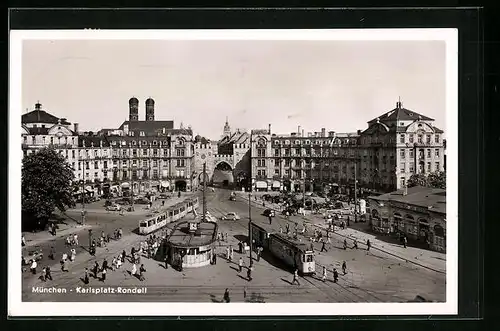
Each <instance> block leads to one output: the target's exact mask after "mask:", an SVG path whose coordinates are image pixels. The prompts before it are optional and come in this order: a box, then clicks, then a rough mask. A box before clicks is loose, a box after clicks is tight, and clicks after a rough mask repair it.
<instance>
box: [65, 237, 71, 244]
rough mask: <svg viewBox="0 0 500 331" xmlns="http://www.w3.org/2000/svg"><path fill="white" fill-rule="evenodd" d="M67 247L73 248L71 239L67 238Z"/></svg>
mask: <svg viewBox="0 0 500 331" xmlns="http://www.w3.org/2000/svg"><path fill="white" fill-rule="evenodd" d="M66 246H71V237H69V236H68V237H66Z"/></svg>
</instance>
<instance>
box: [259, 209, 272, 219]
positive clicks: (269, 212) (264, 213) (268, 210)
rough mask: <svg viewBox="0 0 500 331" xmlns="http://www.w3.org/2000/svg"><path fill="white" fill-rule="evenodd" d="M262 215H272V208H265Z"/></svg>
mask: <svg viewBox="0 0 500 331" xmlns="http://www.w3.org/2000/svg"><path fill="white" fill-rule="evenodd" d="M262 215H264V216H267V217H269V216H271V217H274V216H275V213H274V210H272V209H266V210H264V212H263V213H262Z"/></svg>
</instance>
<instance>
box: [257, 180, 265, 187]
mask: <svg viewBox="0 0 500 331" xmlns="http://www.w3.org/2000/svg"><path fill="white" fill-rule="evenodd" d="M255 187H256V188H267V183H266V182H263V181H259V182H255Z"/></svg>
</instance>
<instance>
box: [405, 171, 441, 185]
mask: <svg viewBox="0 0 500 331" xmlns="http://www.w3.org/2000/svg"><path fill="white" fill-rule="evenodd" d="M413 186H425V187H431V188H440V189H446V172H444V171H436V172H431V173H429V174H428V175H426V174H423V173H420V174H413V175H411V177H410V179H408V187H413Z"/></svg>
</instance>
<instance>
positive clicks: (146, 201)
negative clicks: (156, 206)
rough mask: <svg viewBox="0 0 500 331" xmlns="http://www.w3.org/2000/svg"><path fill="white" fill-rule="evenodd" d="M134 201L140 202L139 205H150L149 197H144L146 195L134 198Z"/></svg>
mask: <svg viewBox="0 0 500 331" xmlns="http://www.w3.org/2000/svg"><path fill="white" fill-rule="evenodd" d="M134 202H135V203H137V204H139V205H148V204H149V203H150V201H149V199H147V198H144V197H139V198H136V199H134Z"/></svg>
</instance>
